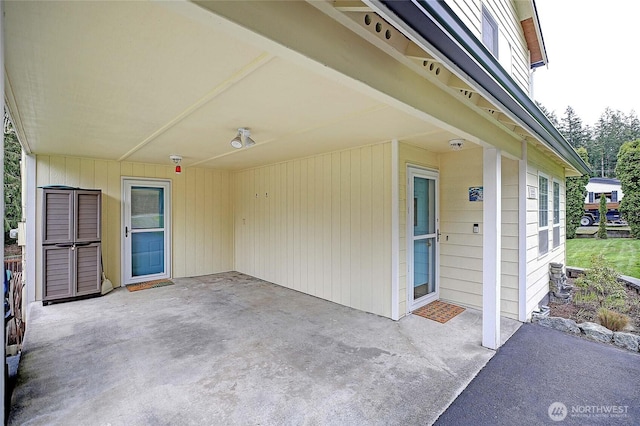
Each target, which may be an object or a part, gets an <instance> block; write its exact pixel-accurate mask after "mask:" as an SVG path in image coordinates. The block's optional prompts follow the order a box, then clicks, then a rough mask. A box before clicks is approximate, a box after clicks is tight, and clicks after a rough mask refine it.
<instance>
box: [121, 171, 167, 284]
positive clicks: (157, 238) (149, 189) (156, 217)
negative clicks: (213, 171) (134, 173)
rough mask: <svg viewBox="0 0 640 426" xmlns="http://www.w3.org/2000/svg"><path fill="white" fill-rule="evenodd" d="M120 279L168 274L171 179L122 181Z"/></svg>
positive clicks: (134, 280)
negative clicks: (121, 266)
mask: <svg viewBox="0 0 640 426" xmlns="http://www.w3.org/2000/svg"><path fill="white" fill-rule="evenodd" d="M122 182H123V183H122V188H123V202H122V210H123V211H122V222H123V224H122V237H123V241H124V250H123V261H122V265H123V282H124V284H125V285H127V284H133V283H139V282H143V281H150V280H156V279H162V278H169V277H170V276H171V216H170V212H171V181H166V180H154V179H128V178H125V179H123V181H122Z"/></svg>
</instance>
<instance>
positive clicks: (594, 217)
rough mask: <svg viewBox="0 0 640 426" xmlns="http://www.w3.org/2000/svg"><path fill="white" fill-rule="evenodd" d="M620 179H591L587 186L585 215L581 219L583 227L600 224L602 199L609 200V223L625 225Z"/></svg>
mask: <svg viewBox="0 0 640 426" xmlns="http://www.w3.org/2000/svg"><path fill="white" fill-rule="evenodd" d="M623 195H624V194H623V193H622V188H621V186H620V181H619V180H618V179H609V178H591V179H589V183H588V184H587V196H586V197H585V200H584V215H583V216H582V218H581V219H580V225H581V226H591V225H594V224H597V223H600V198H601V197H606V199H607V218H606V220H607V222H611V223H624V220H623V219H622V217H621V216H620V210H619V208H620V200H621V199H622V197H623Z"/></svg>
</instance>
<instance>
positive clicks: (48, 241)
mask: <svg viewBox="0 0 640 426" xmlns="http://www.w3.org/2000/svg"><path fill="white" fill-rule="evenodd" d="M101 202H102V193H101V192H100V191H99V190H91V189H77V188H60V187H55V188H44V189H43V196H42V214H43V218H42V235H43V237H42V285H43V292H42V295H43V297H42V301H43V303H44V304H48V303H49V302H54V301H56V302H57V301H66V300H73V299H76V298H79V297H87V296H91V295H99V294H100V290H101V286H102V280H101V277H102V269H101V261H100V256H101V254H102V253H101V242H100V238H101V217H100V216H101V211H102V206H101Z"/></svg>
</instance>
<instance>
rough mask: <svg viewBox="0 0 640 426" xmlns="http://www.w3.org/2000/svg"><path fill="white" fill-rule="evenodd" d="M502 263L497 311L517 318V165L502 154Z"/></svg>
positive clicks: (518, 253) (518, 251)
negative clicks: (498, 308)
mask: <svg viewBox="0 0 640 426" xmlns="http://www.w3.org/2000/svg"><path fill="white" fill-rule="evenodd" d="M501 168H502V212H501V213H502V249H501V256H502V263H501V268H502V271H501V276H500V314H501V315H502V316H505V317H509V318H513V319H516V320H517V319H518V310H519V304H518V300H519V298H520V296H519V290H518V289H519V282H518V276H519V273H520V271H519V267H518V260H519V255H520V250H519V247H518V241H519V235H518V234H519V223H520V222H519V220H518V206H519V196H520V194H519V185H518V183H519V164H518V161H516V160H511V159H509V158H506V157H502V165H501Z"/></svg>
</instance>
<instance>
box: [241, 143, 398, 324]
mask: <svg viewBox="0 0 640 426" xmlns="http://www.w3.org/2000/svg"><path fill="white" fill-rule="evenodd" d="M233 181H234V184H233V185H234V195H233V215H234V224H235V225H234V227H235V259H236V260H235V269H236V270H237V271H240V272H243V273H246V274H249V275H252V276H255V277H258V278H261V279H264V280H267V281H270V282H273V283H276V284H279V285H282V286H284V287H288V288H292V289H295V290H298V291H302V292H305V293H308V294H311V295H313V296H317V297H320V298H323V299H326V300H330V301H333V302H336V303H340V304H343V305H346V306H350V307H353V308H356V309H360V310H363V311H367V312H372V313H375V314H378V315H383V316H386V317H390V316H391V214H390V212H391V197H390V192H391V186H390V182H391V144H390V143H385V144H379V145H373V146H365V147H361V148H356V149H350V150H347V151H341V152H334V153H330V154H324V155H318V156H314V157H309V158H302V159H297V160H292V161H287V162H284V163H279V164H274V165H269V166H264V167H259V168H255V169H250V170H244V171H240V172H235V173H234V174H233Z"/></svg>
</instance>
